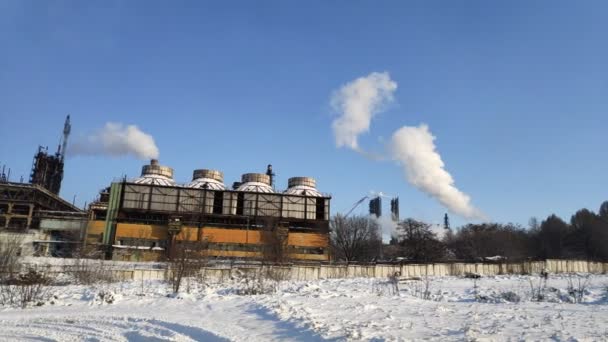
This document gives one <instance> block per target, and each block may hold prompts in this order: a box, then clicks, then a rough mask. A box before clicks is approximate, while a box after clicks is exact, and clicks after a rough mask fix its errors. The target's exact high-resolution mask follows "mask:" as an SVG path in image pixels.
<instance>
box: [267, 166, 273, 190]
mask: <svg viewBox="0 0 608 342" xmlns="http://www.w3.org/2000/svg"><path fill="white" fill-rule="evenodd" d="M266 175H267V176H268V178H270V186H272V187H273V188H274V172H272V164H268V166H267V167H266Z"/></svg>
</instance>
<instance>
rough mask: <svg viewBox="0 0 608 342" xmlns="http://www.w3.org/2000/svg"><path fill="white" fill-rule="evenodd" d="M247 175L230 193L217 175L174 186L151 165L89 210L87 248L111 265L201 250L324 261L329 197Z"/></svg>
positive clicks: (295, 182) (169, 175) (293, 181)
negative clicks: (101, 253)
mask: <svg viewBox="0 0 608 342" xmlns="http://www.w3.org/2000/svg"><path fill="white" fill-rule="evenodd" d="M273 178H274V174H273V172H272V167H271V166H270V165H269V166H268V169H267V171H266V173H246V174H243V175H242V178H241V181H240V182H235V183H234V184H233V185H232V187H231V188H230V189H229V188H227V187H226V186H225V185H224V179H223V173H222V172H220V171H217V170H208V169H199V170H195V171H194V173H193V177H192V181H191V182H190V183H188V184H185V185H178V184H176V182H175V181H174V179H173V169H171V168H169V167H166V166H162V165H160V164H159V163H158V161H157V160H152V161H151V162H150V164H149V165H145V166H143V168H142V173H141V177H139V178H137V179H133V180H126V179H125V180H123V181H121V182H115V183H112V184H111V186H110V187H108V188H107V189H105V190H104V191H102V192H101V193H100V198H99V200H98V201H96V202H94V203H92V204H91V205H90V206H89V222H88V225H87V231H86V239H85V242H86V245H87V246H88V248H93V249H95V248H96V249H98V250H103V251H104V252H105V253H106V257H108V258H112V259H115V260H132V261H135V260H142V261H143V260H149V261H152V260H163V259H165V258H170V257H171V256H172V253H175V251H176V250H177V249H179V248H184V247H183V246H189V247H188V248H193V247H192V246H205V247H204V249H205V253H206V255H208V256H209V257H215V258H251V259H262V260H268V261H273V262H283V261H288V260H289V261H293V260H299V261H317V262H319V261H328V260H329V218H330V200H331V196H329V195H325V194H323V193H321V192H319V191H318V190H317V188H316V181H315V180H314V179H313V178H310V177H292V178H289V180H288V184H287V189H286V190H285V191H276V190H275V188H274V186H273V185H274V184H273V183H274V179H273Z"/></svg>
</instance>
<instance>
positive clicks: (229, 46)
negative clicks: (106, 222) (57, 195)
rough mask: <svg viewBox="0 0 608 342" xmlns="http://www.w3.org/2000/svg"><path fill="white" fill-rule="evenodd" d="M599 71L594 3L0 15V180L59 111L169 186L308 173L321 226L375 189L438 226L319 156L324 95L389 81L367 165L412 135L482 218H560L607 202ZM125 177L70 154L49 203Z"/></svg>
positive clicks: (104, 163)
mask: <svg viewBox="0 0 608 342" xmlns="http://www.w3.org/2000/svg"><path fill="white" fill-rule="evenodd" d="M607 63H608V2H606V1H569V2H564V1H485V0H484V1H420V2H413V1H394V2H390V1H318V2H313V1H298V2H296V1H276V2H272V1H242V2H228V1H222V2H211V1H191V2H184V1H105V0H104V1H21V0H19V1H10V0H2V1H0V137H1V143H0V164H7V165H8V166H10V167H11V169H12V173H11V178H12V179H13V180H18V179H19V176H21V175H23V176H24V177H25V178H26V179H27V178H28V175H29V171H30V167H31V164H32V157H33V155H34V152H35V151H36V148H37V146H38V144H42V145H48V146H49V149H52V150H53V151H54V150H55V149H56V145H57V143H58V142H59V137H60V133H61V129H62V125H63V120H64V117H65V115H66V114H68V113H69V114H71V115H72V122H73V127H72V135H73V136H77V135H84V134H86V133H87V132H90V131H92V130H95V129H97V128H100V127H102V126H103V125H104V124H105V123H106V122H108V121H112V122H122V123H125V124H136V125H138V126H139V127H140V128H141V129H142V130H143V131H145V132H147V133H149V134H151V135H153V136H154V138H155V140H156V143H157V145H158V147H159V149H160V161H161V163H162V164H165V165H169V166H171V167H173V168H174V169H175V171H176V178H177V180H178V181H180V182H186V181H189V180H190V179H191V177H192V170H193V169H195V168H215V169H219V170H222V171H224V173H225V179H226V183H227V184H231V183H232V182H233V181H235V180H238V178H239V177H240V175H241V174H242V173H245V172H263V171H264V170H265V167H266V164H268V163H272V164H273V165H274V168H275V171H276V173H277V185H278V187H279V188H285V187H286V183H287V178H288V177H291V176H313V177H315V178H316V179H317V182H318V187H319V188H320V190H321V191H324V192H329V193H331V194H332V195H333V197H334V199H333V202H332V212H333V213H337V212H344V211H347V210H348V209H349V208H350V207H351V206H352V204H353V203H354V202H356V201H357V200H358V199H359V198H361V197H362V196H364V195H366V194H367V193H368V192H369V191H370V190H374V191H383V192H385V193H387V194H391V195H399V197H400V200H401V216H402V217H406V216H413V217H415V218H419V219H423V220H427V221H430V222H441V220H442V217H443V213H444V212H445V209H444V208H442V207H441V206H440V205H439V204H437V203H436V201H435V200H433V199H430V198H429V197H428V196H427V195H425V194H423V193H421V192H420V191H418V190H416V189H414V188H413V187H412V186H410V185H409V184H408V183H407V182H406V181H405V180H404V177H403V175H402V170H401V168H399V167H398V166H396V165H395V164H394V163H393V162H391V161H384V162H374V161H370V160H367V159H365V158H364V157H362V156H361V155H359V154H357V153H355V152H353V151H351V150H348V149H345V148H342V149H336V148H335V143H334V138H333V135H332V130H331V122H332V120H333V119H334V118H335V113H333V111H332V108H331V106H330V104H329V100H330V97H331V94H332V92H333V91H335V90H336V89H338V88H339V87H340V86H342V85H343V84H345V83H347V82H350V81H352V80H353V79H355V78H357V77H362V76H366V75H368V74H369V73H371V72H374V71H377V72H383V71H387V72H389V73H390V76H391V78H392V79H393V80H394V81H396V82H397V83H398V85H399V87H398V89H397V91H396V92H395V103H394V104H393V105H391V106H390V107H389V108H388V110H387V111H385V112H383V113H382V114H380V115H379V116H378V117H377V118H376V119H375V121H374V122H373V123H372V128H371V131H370V132H369V133H368V134H365V135H363V136H362V137H361V139H360V144H361V145H362V146H364V147H365V148H367V149H368V150H373V151H377V152H383V151H384V147H383V144H384V142H386V141H388V139H390V136H391V134H392V133H393V132H394V131H395V130H397V129H398V128H399V127H401V126H403V125H412V126H413V125H418V124H420V123H423V122H424V123H427V124H428V125H429V127H430V130H431V132H432V133H433V134H434V135H435V136H436V137H437V139H436V141H435V144H436V145H437V149H438V152H439V153H440V154H441V156H442V158H443V161H444V162H445V164H446V169H447V170H448V171H449V172H450V173H451V174H452V176H453V177H454V179H455V181H456V186H457V187H458V188H459V189H460V190H462V191H464V192H465V193H467V194H468V195H470V196H471V198H472V203H473V204H474V205H475V206H477V207H478V208H480V209H481V210H482V211H483V212H485V213H486V214H487V215H488V216H489V217H490V218H491V219H492V220H495V221H499V222H508V221H512V222H517V223H522V224H527V222H528V219H529V218H530V217H531V216H537V217H539V218H541V219H542V218H544V217H546V216H547V215H549V214H551V213H556V214H558V215H560V216H562V217H564V218H565V219H569V217H570V215H571V214H572V213H574V211H575V210H577V209H579V208H582V207H587V208H590V209H592V210H594V211H597V209H598V207H599V205H600V203H601V202H602V201H604V200H607V199H608V191H607V190H608V177H607V176H606V175H607V174H608V154H607V151H606V146H608V141H607V140H608V135H607V132H608V96H607V95H608V64H607ZM142 164H144V161H140V160H136V159H134V158H132V157H129V158H104V157H73V158H69V159H68V160H67V163H66V166H65V178H64V182H63V187H62V190H61V195H62V196H63V197H64V198H66V199H69V200H70V201H71V200H72V198H73V196H74V195H77V202H78V203H79V204H81V205H82V204H83V203H84V201H91V200H92V199H93V198H94V197H95V195H96V193H97V192H98V190H99V189H101V188H103V187H105V186H107V185H108V184H109V183H110V182H111V181H112V180H113V179H116V178H119V177H121V176H122V175H123V174H126V175H127V176H129V177H135V176H138V174H139V172H140V168H141V166H142ZM385 202H388V201H385ZM366 210H367V207H366V205H365V206H362V207H361V208H360V209H359V211H358V212H359V213H363V212H365V211H366ZM384 210H385V211H388V203H385V206H384ZM452 222H453V224H455V225H458V224H462V223H464V222H466V221H465V220H463V219H460V218H457V217H456V216H455V215H452Z"/></svg>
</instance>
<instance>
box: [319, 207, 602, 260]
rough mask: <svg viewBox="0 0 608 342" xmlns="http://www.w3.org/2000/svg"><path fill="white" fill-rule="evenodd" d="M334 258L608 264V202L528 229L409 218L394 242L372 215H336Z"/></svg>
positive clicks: (400, 224)
mask: <svg viewBox="0 0 608 342" xmlns="http://www.w3.org/2000/svg"><path fill="white" fill-rule="evenodd" d="M330 229H331V234H330V237H331V247H332V254H333V259H334V260H336V261H344V262H379V261H404V262H438V261H467V262H473V261H474V262H479V261H492V260H510V261H521V260H544V259H582V260H596V261H608V201H605V202H603V203H602V204H601V206H600V208H599V211H598V212H597V213H595V212H593V211H591V210H589V209H580V210H578V211H577V212H576V213H574V215H572V216H571V217H570V220H569V221H568V222H567V221H564V220H563V219H561V218H560V217H558V216H556V215H550V216H548V217H547V218H546V219H544V220H542V221H541V222H539V220H538V219H536V218H531V219H530V221H529V223H528V226H527V227H524V226H521V225H519V224H513V223H506V224H505V223H494V222H485V223H471V224H466V225H464V226H462V227H458V228H456V229H454V230H452V229H439V230H440V231H439V233H438V229H437V227H433V225H431V224H428V223H425V222H422V221H419V220H415V219H412V218H407V219H405V220H402V221H400V222H398V223H396V228H395V231H394V233H393V236H392V238H391V241H390V243H383V242H382V234H381V228H380V222H379V221H378V220H376V219H374V218H372V217H370V216H351V217H344V216H342V215H339V214H338V215H336V216H334V217H333V218H332V219H331V221H330Z"/></svg>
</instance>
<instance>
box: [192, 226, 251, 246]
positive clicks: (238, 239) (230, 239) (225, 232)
mask: <svg viewBox="0 0 608 342" xmlns="http://www.w3.org/2000/svg"><path fill="white" fill-rule="evenodd" d="M262 234H263V232H261V231H259V230H249V231H247V230H245V229H222V228H211V227H205V228H203V236H204V237H205V238H207V239H208V240H209V242H213V243H254V244H259V243H262V240H263V237H262Z"/></svg>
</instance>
